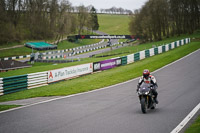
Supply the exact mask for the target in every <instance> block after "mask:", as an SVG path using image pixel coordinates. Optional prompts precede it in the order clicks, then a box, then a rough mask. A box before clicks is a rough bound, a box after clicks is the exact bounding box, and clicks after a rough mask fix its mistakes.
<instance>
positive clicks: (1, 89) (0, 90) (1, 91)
mask: <svg viewBox="0 0 200 133" xmlns="http://www.w3.org/2000/svg"><path fill="white" fill-rule="evenodd" d="M1 95H3V78H0V96H1Z"/></svg>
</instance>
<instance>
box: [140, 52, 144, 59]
mask: <svg viewBox="0 0 200 133" xmlns="http://www.w3.org/2000/svg"><path fill="white" fill-rule="evenodd" d="M144 58H145V50H143V51H140V60H142V59H144Z"/></svg>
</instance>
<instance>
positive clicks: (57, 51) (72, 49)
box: [0, 39, 104, 61]
mask: <svg viewBox="0 0 200 133" xmlns="http://www.w3.org/2000/svg"><path fill="white" fill-rule="evenodd" d="M103 42H104V39H102V40H101V41H100V42H98V43H95V44H90V45H84V46H81V47H75V48H70V49H63V50H54V51H47V52H43V53H40V55H43V56H48V55H51V54H59V53H64V52H70V51H75V50H79V51H81V49H83V48H90V47H94V46H96V48H97V47H98V48H99V46H98V45H100V44H101V43H103ZM102 48H103V47H102ZM92 50H95V49H92ZM71 53H73V52H71ZM68 56H72V54H69V55H68ZM30 57H31V55H22V56H14V57H5V58H0V61H1V60H16V59H26V58H28V59H29V58H30ZM50 58H53V57H52V56H49V57H47V58H45V59H50ZM54 58H63V55H58V56H55V57H54Z"/></svg>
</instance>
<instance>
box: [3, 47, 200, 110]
mask: <svg viewBox="0 0 200 133" xmlns="http://www.w3.org/2000/svg"><path fill="white" fill-rule="evenodd" d="M199 50H200V49H198V50H196V51H194V52H192V53H190V54H188V55H186V56H184V57H182V58H180V59H178V60H176V61H174V62H172V63H170V64H168V65H166V66H163V67H161V68H159V69H157V70H155V71H154V72H152V73H155V72H158V71H160V70H162V69H164V68H165V67H168V66H170V65H172V64H174V63H176V62H178V61H181V60H183V59H185V58H187V57H188V56H190V55H192V54H194V53H196V52H198V51H199ZM138 79H139V77H138V78H134V79H131V80H128V81H125V82H122V83H118V84H115V85H111V86H107V87H104V88H100V89H96V90H92V91H88V92H83V93H78V94H73V95H68V96H63V97H58V98H54V99H50V100H46V101H42V102H38V103H33V104H29V105H25V106H21V107H17V108H13V109H8V110H5V111H1V112H0V114H1V113H6V112H10V111H14V110H18V109H22V108H26V107H30V106H34V105H38V104H43V103H47V102H51V101H55V100H60V99H64V98H69V97H74V96H79V95H84V94H88V93H93V92H97V91H101V90H105V89H108V88H111V87H115V86H118V85H122V84H126V83H129V82H132V81H134V80H138Z"/></svg>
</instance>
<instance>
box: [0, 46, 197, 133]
mask: <svg viewBox="0 0 200 133" xmlns="http://www.w3.org/2000/svg"><path fill="white" fill-rule="evenodd" d="M199 58H200V50H197V51H195V52H193V53H191V54H189V55H187V56H185V57H183V58H181V59H179V60H178V61H175V62H173V63H171V64H169V65H167V66H165V67H163V68H161V69H159V70H156V71H155V72H153V73H152V75H154V76H155V77H156V78H157V82H158V93H159V95H158V100H159V104H158V105H157V107H156V109H155V110H148V111H147V114H143V113H142V112H141V109H140V103H139V100H138V96H137V94H136V85H137V83H138V78H136V79H133V80H129V81H127V82H124V83H120V84H117V85H113V86H110V87H106V88H102V89H98V90H94V91H90V92H86V93H81V94H76V95H71V96H65V97H61V98H56V99H53V100H49V101H44V102H40V103H36V104H32V105H28V106H23V107H20V108H17V109H12V110H8V111H2V112H1V113H0V131H3V132H5V133H9V132H15V133H26V132H29V133H35V132H49V133H55V132H56V133H144V132H148V133H169V132H171V131H172V130H173V129H174V128H176V127H177V125H179V123H180V122H181V121H182V120H183V119H184V118H185V117H186V116H187V115H188V114H189V113H190V112H191V111H192V110H193V109H194V108H195V107H196V106H197V105H198V104H199V102H200V97H199V95H200V89H199V82H200V79H199V75H200V70H199V66H200V60H199Z"/></svg>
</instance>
